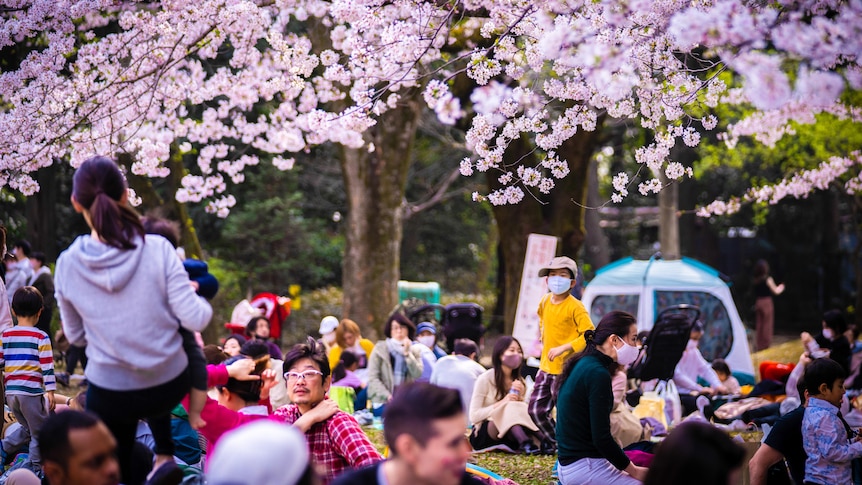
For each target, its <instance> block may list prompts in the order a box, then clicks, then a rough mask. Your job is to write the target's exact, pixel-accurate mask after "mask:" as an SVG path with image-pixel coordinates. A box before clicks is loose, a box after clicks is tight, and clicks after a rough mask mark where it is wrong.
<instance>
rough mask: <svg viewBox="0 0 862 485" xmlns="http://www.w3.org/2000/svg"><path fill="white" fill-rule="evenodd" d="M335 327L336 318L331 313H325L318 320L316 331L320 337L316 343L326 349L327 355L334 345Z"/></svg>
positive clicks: (336, 324) (336, 327)
mask: <svg viewBox="0 0 862 485" xmlns="http://www.w3.org/2000/svg"><path fill="white" fill-rule="evenodd" d="M337 329H338V319H337V318H335V317H333V316H332V315H327V316H325V317H323V318H322V319H321V320H320V328H319V329H318V333H320V339H319V340H318V343H320V344H321V345H323V348H324V349H325V350H326V355H329V352H330V351H331V350H332V347H333V346H334V345H335V336H336V334H335V331H336V330H337ZM331 368H332V367H330V369H331Z"/></svg>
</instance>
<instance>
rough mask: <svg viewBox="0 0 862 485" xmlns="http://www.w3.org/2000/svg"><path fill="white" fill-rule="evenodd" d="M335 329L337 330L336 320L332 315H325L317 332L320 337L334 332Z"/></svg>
mask: <svg viewBox="0 0 862 485" xmlns="http://www.w3.org/2000/svg"><path fill="white" fill-rule="evenodd" d="M336 328H338V319H337V318H335V317H333V316H332V315H327V316H325V317H323V320H321V321H320V329H319V330H318V332H320V335H326V334H328V333H332V332H334V331H335V329H336Z"/></svg>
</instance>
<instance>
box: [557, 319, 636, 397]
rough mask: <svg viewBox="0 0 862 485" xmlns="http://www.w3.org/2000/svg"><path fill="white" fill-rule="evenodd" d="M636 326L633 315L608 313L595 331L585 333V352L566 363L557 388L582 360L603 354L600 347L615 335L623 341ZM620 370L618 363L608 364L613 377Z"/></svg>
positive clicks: (558, 387)
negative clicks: (589, 356)
mask: <svg viewBox="0 0 862 485" xmlns="http://www.w3.org/2000/svg"><path fill="white" fill-rule="evenodd" d="M636 324H637V319H636V318H635V317H634V315H632V314H631V313H627V312H624V311H620V310H613V311H610V312H608V313H606V314H605V316H603V317H602V319H601V321H600V322H599V324H598V325H596V329H595V330H587V331H586V332H584V340H586V344H587V346H586V348H584V350H583V352H580V353H578V354H577V355H575V356H574V357H572V358H570V359H569V360H568V361H566V363H565V365H564V366H563V372H562V373H560V377H559V378H558V379H557V382H556V383H555V386H556V388H557V389H558V390H559V389H560V388H561V387H562V386H563V383H564V382H566V379H568V378H569V375H570V374H571V373H572V369H574V368H575V366H576V365H577V364H578V362H580V360H581V359H582V358H584V357H586V356H588V355H595V354H598V353H601V351H600V350H599V349H598V347H599V346H600V345H603V344H604V343H605V342H606V341H607V340H608V339H609V338H611V337H612V336H614V335H616V336H617V337H619V338H621V339H624V338H626V337H627V336H628V334H629V332H630V331H631V328H632V325H636ZM619 368H620V365H619V364H618V363H616V362H611V363H610V364H608V372H609V373H610V374H611V375H614V374H616V373H617V371H618V370H619Z"/></svg>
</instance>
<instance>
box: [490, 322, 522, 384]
mask: <svg viewBox="0 0 862 485" xmlns="http://www.w3.org/2000/svg"><path fill="white" fill-rule="evenodd" d="M512 342H515V343H516V344H518V348H520V349H521V354H522V355H523V354H524V348H523V347H522V346H521V342H519V341H518V339H516V338H515V337H510V336H509V335H503V336H502V337H500V338H498V339H497V341H496V342H494V349H493V350H491V367H493V369H494V387H495V388H496V389H497V400H500V399H503V398H504V397H506V394H507V393H508V392H509V389H508V388H507V387H506V376H505V375H504V374H503V353H504V352H506V349H508V348H509V346H510V345H512ZM523 367H524V362H523V361H521V366H520V367H518V368H517V369H512V374H511V375H510V376H509V377H510V378H511V379H512V382H514V381H518V380H521V381H523V380H524V379H523V378H522V377H521V369H522V368H523Z"/></svg>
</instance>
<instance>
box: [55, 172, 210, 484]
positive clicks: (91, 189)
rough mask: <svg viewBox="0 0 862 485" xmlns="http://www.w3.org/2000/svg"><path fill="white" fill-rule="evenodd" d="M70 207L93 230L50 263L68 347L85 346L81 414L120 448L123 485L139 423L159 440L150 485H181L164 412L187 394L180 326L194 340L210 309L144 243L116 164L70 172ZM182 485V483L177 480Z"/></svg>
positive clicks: (148, 240) (154, 247)
mask: <svg viewBox="0 0 862 485" xmlns="http://www.w3.org/2000/svg"><path fill="white" fill-rule="evenodd" d="M72 206H73V207H74V208H75V211H77V212H78V213H81V214H83V216H84V219H85V220H86V221H87V224H88V225H89V226H90V228H91V230H92V231H91V233H90V234H88V235H83V236H79V237H78V238H77V239H75V241H74V242H73V243H72V245H71V246H69V248H68V249H66V251H64V252H63V253H62V254H61V255H60V257H59V258H58V259H57V267H56V275H55V276H56V278H55V288H56V295H55V296H56V299H57V304H58V306H59V308H60V314H61V317H62V321H63V330H64V332H65V334H66V336H67V337H68V339H69V342H70V343H71V344H72V345H78V346H84V345H86V346H87V357H88V358H89V364H88V366H87V370H86V374H87V380H88V381H89V383H90V385H89V389H88V391H87V406H88V409H89V410H90V411H93V412H95V413H96V414H98V415H99V417H101V418H102V420H103V421H104V422H105V424H107V425H108V427H109V428H110V429H111V432H112V433H113V434H114V437H115V438H116V439H117V446H118V458H119V461H120V470H121V474H122V481H123V483H127V484H133V483H135V482H139V480H140V478H139V477H132V476H131V475H130V460H131V450H132V445H133V443H134V439H135V429H136V426H137V422H138V420H139V419H144V418H145V419H147V420H148V421H149V424H150V428H151V429H152V432H153V438H154V439H155V441H156V455H157V457H156V463H155V465H154V472H153V474H152V477H151V479H150V482H148V483H179V480H181V479H182V472H181V471H180V470H179V468H177V467H176V465H175V464H174V462H173V459H172V456H173V454H174V453H173V452H174V450H173V441H172V440H171V428H170V411H171V409H173V408H174V407H175V406H176V405H177V404H178V403H179V402H180V400H181V399H182V398H183V397H184V396H185V395H186V394H187V393H188V392H189V389H190V386H191V380H190V377H189V372H188V369H187V367H188V359H187V357H186V354H185V353H184V352H183V349H182V342H181V339H180V337H179V334H178V330H179V328H180V327H183V328H186V329H188V330H189V331H192V332H194V331H200V330H203V328H204V327H206V325H207V324H208V323H209V321H210V318H211V316H212V308H211V307H210V305H209V303H207V301H206V300H205V299H204V298H202V297H200V296H198V295H196V294H195V290H194V289H193V287H192V286H191V285H190V283H189V277H188V273H186V271H185V270H184V269H183V265H182V263H181V262H180V260H179V258H177V256H176V253H175V252H174V248H173V247H172V246H171V244H170V243H169V242H168V241H167V240H166V239H165V238H163V237H160V236H151V235H145V233H144V228H143V226H142V225H141V221H140V218H139V216H138V214H137V213H136V212H135V211H134V210H132V209H131V208H130V207H129V205H128V188H127V185H126V180H125V177H124V176H123V174H122V172H120V169H119V167H118V166H117V164H116V163H115V162H114V161H113V160H111V159H109V158H106V157H100V156H96V157H92V158H90V159H88V160H86V161H85V162H84V163H83V164H81V166H80V167H79V168H78V170H77V171H76V172H75V176H74V179H73V186H72ZM177 479H179V480H177Z"/></svg>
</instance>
